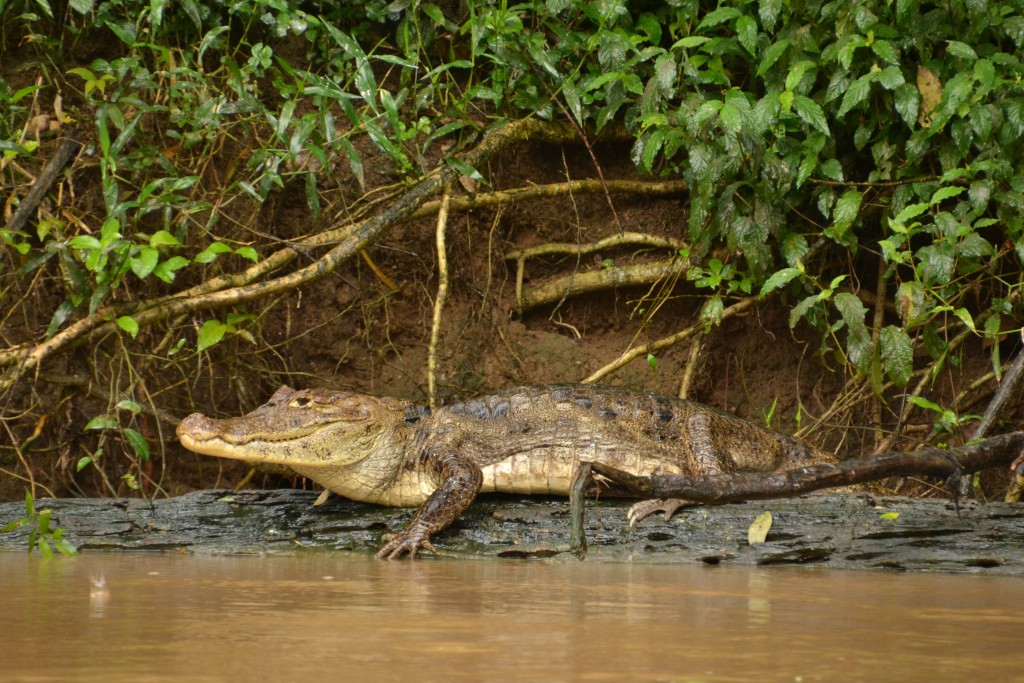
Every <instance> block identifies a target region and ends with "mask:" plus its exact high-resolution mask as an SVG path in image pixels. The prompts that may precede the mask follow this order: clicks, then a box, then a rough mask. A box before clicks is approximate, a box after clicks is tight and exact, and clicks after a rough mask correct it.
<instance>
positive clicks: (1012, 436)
mask: <svg viewBox="0 0 1024 683" xmlns="http://www.w3.org/2000/svg"><path fill="white" fill-rule="evenodd" d="M1015 459H1016V460H1015ZM1011 463H1014V469H1016V468H1019V467H1020V466H1021V465H1022V464H1024V432H1010V433H1008V434H1002V435H1000V436H994V437H992V438H991V439H985V440H984V441H979V442H977V443H974V444H971V445H969V446H960V447H957V448H950V449H949V450H943V449H941V448H923V449H921V450H918V451H913V452H911V453H902V452H899V451H894V452H891V453H884V454H882V455H876V456H874V457H871V458H861V459H856V460H846V461H844V462H841V463H836V464H824V465H811V466H808V467H799V468H796V469H791V470H785V471H781V472H771V473H767V474H764V473H745V472H744V473H737V474H720V475H710V476H681V475H655V476H651V477H636V476H634V475H631V474H627V473H625V472H622V471H621V470H617V469H615V468H612V467H608V466H606V465H601V464H600V463H592V471H593V472H594V473H595V474H599V475H602V476H603V477H605V478H607V479H608V480H610V481H611V482H612V487H611V488H609V487H608V486H605V485H604V483H597V484H595V486H596V487H598V490H600V491H602V492H604V493H606V494H608V493H611V494H612V495H621V496H628V497H637V498H685V499H686V500H687V501H692V502H694V503H726V502H730V501H735V500H753V499H758V500H760V499H766V498H785V497H789V496H796V495H800V494H802V493H810V492H811V491H817V490H820V489H825V488H833V487H839V486H850V485H853V484H863V483H865V482H869V481H877V480H879V479H887V478H889V477H900V476H908V475H924V476H932V477H940V478H946V479H948V478H949V477H954V476H960V475H962V474H966V473H971V472H978V471H980V470H984V469H989V468H992V467H1003V466H1007V465H1010V464H1011Z"/></svg>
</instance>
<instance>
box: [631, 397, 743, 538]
mask: <svg viewBox="0 0 1024 683" xmlns="http://www.w3.org/2000/svg"><path fill="white" fill-rule="evenodd" d="M685 432H686V433H685V434H684V438H685V439H686V441H687V444H688V447H689V462H688V463H687V464H688V465H689V470H690V474H692V475H703V474H721V473H722V458H723V457H727V456H726V455H725V454H724V453H720V452H719V451H718V449H717V448H715V446H714V443H713V442H712V440H711V426H710V423H709V422H708V418H707V415H691V416H690V418H689V419H688V420H687V421H686V428H685ZM696 504H697V503H694V502H693V501H691V500H686V499H685V498H651V499H650V500H642V501H640V502H639V503H636V504H634V505H632V506H631V507H630V508H629V510H628V511H627V512H626V519H628V520H629V526H630V527H634V526H636V524H637V522H639V521H640V520H642V519H644V518H645V517H649V516H650V515H653V514H654V513H655V512H660V513H662V515H663V516H664V518H665V521H666V522H667V521H669V520H670V519H672V515H674V514H675V513H676V510H678V509H679V508H681V507H686V506H688V505H696Z"/></svg>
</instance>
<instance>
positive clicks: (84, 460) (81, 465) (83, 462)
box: [75, 455, 92, 472]
mask: <svg viewBox="0 0 1024 683" xmlns="http://www.w3.org/2000/svg"><path fill="white" fill-rule="evenodd" d="M91 464H92V457H91V456H88V455H83V456H82V457H81V458H79V459H78V462H77V463H76V464H75V472H81V471H82V470H84V469H85V468H86V467H88V466H89V465H91Z"/></svg>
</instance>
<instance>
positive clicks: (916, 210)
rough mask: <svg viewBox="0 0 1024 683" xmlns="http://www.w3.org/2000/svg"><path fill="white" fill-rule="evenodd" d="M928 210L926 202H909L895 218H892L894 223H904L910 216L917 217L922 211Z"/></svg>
mask: <svg viewBox="0 0 1024 683" xmlns="http://www.w3.org/2000/svg"><path fill="white" fill-rule="evenodd" d="M927 210H928V205H927V204H909V205H907V206H906V207H904V209H903V210H902V211H900V212H899V214H897V216H896V218H893V219H892V220H893V222H894V223H902V224H905V223H906V222H907V221H909V220H910V219H911V218H917V217H918V216H920V215H921V214H922V213H924V212H925V211H927Z"/></svg>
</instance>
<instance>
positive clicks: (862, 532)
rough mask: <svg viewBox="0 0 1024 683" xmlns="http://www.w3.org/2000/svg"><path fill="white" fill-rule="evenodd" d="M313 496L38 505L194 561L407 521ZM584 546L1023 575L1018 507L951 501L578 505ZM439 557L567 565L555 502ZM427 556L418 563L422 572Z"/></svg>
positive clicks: (116, 538)
mask: <svg viewBox="0 0 1024 683" xmlns="http://www.w3.org/2000/svg"><path fill="white" fill-rule="evenodd" d="M316 497H317V494H316V493H315V492H311V491H296V490H276V491H240V492H235V491H224V490H220V491H196V492H193V493H190V494H186V495H183V496H179V497H176V498H168V499H161V500H154V501H147V500H140V499H120V498H119V499H55V500H37V501H36V508H37V509H40V508H43V507H46V508H50V509H52V510H53V523H54V525H55V526H60V527H62V528H64V529H65V530H66V537H65V538H67V539H68V540H69V541H71V542H72V543H74V544H75V545H77V546H78V547H79V549H81V550H85V551H90V550H132V551H137V550H149V551H154V550H155V551H175V552H186V553H203V554H240V553H242V554H265V553H301V552H309V551H318V552H322V551H324V550H330V551H347V552H358V553H367V554H368V553H372V552H374V551H376V550H377V548H378V547H379V545H380V539H381V536H382V535H383V534H385V533H388V532H395V531H398V530H399V529H400V528H402V526H403V525H404V524H405V523H406V522H407V521H408V519H409V517H410V516H411V515H412V510H406V509H396V508H385V507H378V506H372V505H366V504H363V503H355V502H351V501H348V500H344V499H341V498H337V497H333V498H331V499H330V500H329V501H328V502H327V503H326V504H324V505H322V506H319V507H313V505H312V503H313V501H314V500H315V499H316ZM587 505H588V509H587V514H586V518H585V520H584V528H583V533H584V534H585V535H586V537H587V540H588V543H589V546H590V549H589V555H588V557H587V560H586V561H588V562H592V561H638V562H664V563H672V562H676V563H704V564H708V565H758V566H767V565H780V564H814V565H819V566H823V567H832V568H843V569H848V568H887V569H895V570H912V571H944V572H983V573H986V574H1001V575H1019V576H1024V507H1022V506H1019V505H1009V504H1005V503H991V504H987V505H983V504H979V503H976V502H973V501H968V502H965V503H962V504H961V505H960V509H959V513H958V511H957V509H956V506H955V505H954V503H953V502H952V501H947V500H937V499H910V498H903V497H872V496H870V495H867V494H860V493H858V494H819V495H811V496H806V497H803V498H789V499H782V500H776V501H770V502H756V501H752V502H746V503H730V504H726V505H715V506H703V507H695V508H689V509H685V510H682V511H680V512H678V513H676V515H675V517H673V518H672V520H671V521H669V522H665V521H664V520H662V519H661V518H660V517H652V518H649V519H647V520H644V521H642V522H641V523H640V524H639V525H638V526H637V527H635V528H630V526H629V523H628V522H627V520H626V509H627V508H628V506H629V501H612V500H608V499H605V498H601V499H599V500H597V501H592V500H591V501H588V503H587ZM765 510H769V511H771V512H772V514H773V517H774V523H773V526H772V528H771V530H770V531H769V533H768V536H767V539H766V542H765V543H763V544H757V545H751V544H750V543H748V541H747V529H748V527H749V526H750V524H751V523H752V522H753V521H754V519H755V518H756V517H757V516H758V515H759V514H761V513H762V512H763V511H765ZM24 512H25V509H24V503H3V504H0V523H3V522H6V521H9V520H12V519H16V518H19V517H21V516H23V515H24ZM27 536H28V529H27V528H24V527H23V528H20V529H18V530H16V531H13V532H10V533H6V534H0V549H7V550H11V549H21V550H24V549H25V548H26V547H27V543H28V541H27ZM435 545H436V547H437V549H438V555H439V556H440V557H462V558H465V557H490V558H553V559H554V560H555V561H558V560H564V561H576V560H575V555H573V554H572V553H571V552H570V520H569V502H568V500H567V499H565V498H545V497H515V496H500V495H483V496H480V498H479V499H478V500H477V502H476V503H474V504H473V506H472V507H471V508H470V510H469V511H468V512H467V513H466V514H464V515H463V517H462V519H461V520H460V521H459V522H458V523H457V524H456V525H454V526H453V527H452V528H451V529H449V530H447V531H445V532H442V533H441V534H439V535H438V536H437V537H436V538H435ZM430 559H431V556H430V555H429V554H424V556H423V560H426V561H430Z"/></svg>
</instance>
